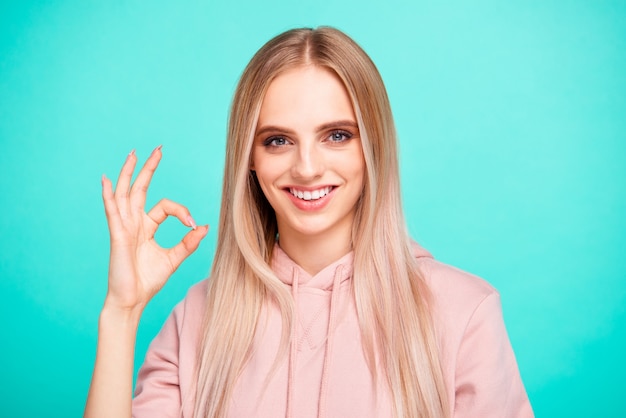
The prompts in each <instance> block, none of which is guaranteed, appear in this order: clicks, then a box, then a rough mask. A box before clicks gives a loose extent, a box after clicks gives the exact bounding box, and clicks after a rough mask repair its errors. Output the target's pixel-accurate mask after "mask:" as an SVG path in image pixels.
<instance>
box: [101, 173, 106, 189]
mask: <svg viewBox="0 0 626 418" xmlns="http://www.w3.org/2000/svg"><path fill="white" fill-rule="evenodd" d="M105 179H106V176H105V175H104V174H103V175H102V179H101V181H102V186H104V180H105Z"/></svg>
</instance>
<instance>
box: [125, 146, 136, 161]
mask: <svg viewBox="0 0 626 418" xmlns="http://www.w3.org/2000/svg"><path fill="white" fill-rule="evenodd" d="M133 155H135V149H134V148H133V149H132V151H131V152H129V153H128V155H127V156H126V161H128V160H129V159H130V157H132V156H133Z"/></svg>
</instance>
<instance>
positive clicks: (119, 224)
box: [85, 27, 533, 418]
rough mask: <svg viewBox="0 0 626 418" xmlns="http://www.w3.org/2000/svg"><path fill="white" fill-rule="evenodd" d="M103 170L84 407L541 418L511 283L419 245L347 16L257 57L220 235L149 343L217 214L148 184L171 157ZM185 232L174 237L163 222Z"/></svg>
mask: <svg viewBox="0 0 626 418" xmlns="http://www.w3.org/2000/svg"><path fill="white" fill-rule="evenodd" d="M161 155H162V154H161V150H160V148H157V149H155V151H154V152H153V153H152V155H151V156H150V157H149V158H148V160H147V161H146V163H145V164H144V166H143V168H142V169H141V171H140V172H139V174H138V176H137V178H136V180H135V182H134V184H132V185H131V177H132V173H133V171H134V168H135V164H136V162H137V158H136V156H135V155H134V153H131V154H130V155H129V156H128V158H127V160H126V162H125V164H124V166H123V168H122V171H121V174H120V176H119V179H118V182H117V186H116V188H115V191H114V190H113V187H112V184H111V182H110V181H109V180H108V179H106V178H103V198H104V204H105V210H106V215H107V219H108V223H109V229H110V234H111V261H110V271H109V290H108V293H107V297H106V300H105V304H104V307H103V309H102V313H101V316H100V325H99V339H98V351H97V358H96V365H95V370H94V374H93V379H92V384H91V388H90V392H89V397H88V400H87V406H86V410H85V416H86V417H90V418H93V417H130V416H134V417H180V416H183V417H195V418H204V417H283V416H286V417H359V418H362V417H433V418H434V417H482V418H484V417H498V418H502V417H530V416H532V415H533V414H532V410H531V407H530V404H529V402H528V398H527V396H526V392H525V390H524V387H523V384H522V381H521V379H520V375H519V372H518V368H517V365H516V361H515V357H514V354H513V351H512V349H511V346H510V343H509V340H508V337H507V334H506V330H505V328H504V324H503V321H502V315H501V311H500V302H499V296H498V293H497V292H496V291H495V290H494V289H493V288H492V287H491V286H490V285H488V284H487V283H486V282H484V281H482V280H480V279H478V278H476V277H474V276H471V275H469V274H467V273H464V272H462V271H459V270H457V269H454V268H452V267H449V266H446V265H444V264H442V263H439V262H437V261H435V260H434V259H433V258H432V257H431V256H430V254H429V253H428V252H427V251H425V250H423V249H422V248H420V247H419V246H418V245H417V244H415V243H413V242H412V241H411V240H410V238H409V236H408V234H407V230H406V226H405V220H404V216H403V213H402V208H401V203H400V186H399V175H398V161H397V151H396V135H395V131H394V125H393V119H392V115H391V110H390V107H389V101H388V98H387V94H386V91H385V88H384V85H383V82H382V80H381V78H380V75H379V74H378V72H377V70H376V67H375V66H374V64H373V63H372V61H371V60H370V59H369V57H368V56H367V55H366V54H365V52H363V50H362V49H361V48H360V47H359V46H358V45H357V44H356V43H354V41H352V40H351V39H350V38H349V37H347V36H346V35H345V34H343V33H341V32H340V31H338V30H335V29H332V28H327V27H322V28H318V29H313V30H312V29H297V30H291V31H288V32H285V33H283V34H281V35H279V36H277V37H276V38H274V39H272V40H270V41H269V42H268V43H267V44H266V45H264V46H263V47H262V48H261V49H260V50H259V51H258V52H257V54H256V55H255V56H254V57H253V58H252V60H251V62H250V63H249V64H248V66H247V67H246V69H245V71H244V73H243V75H242V77H241V80H240V82H239V85H238V86H237V89H236V92H235V96H234V100H233V104H232V109H231V115H230V121H229V129H228V138H227V151H226V163H225V173H224V184H223V195H222V207H221V214H220V224H219V230H218V232H217V234H218V237H219V239H218V245H217V250H216V254H215V258H214V262H213V267H212V270H211V275H210V279H209V280H205V281H202V282H200V283H199V284H197V285H195V286H194V287H192V288H191V289H190V290H189V293H188V295H187V297H186V298H185V299H184V300H183V301H182V302H181V303H180V304H179V305H178V306H177V307H176V308H175V309H174V311H173V313H172V314H171V316H170V317H169V319H168V320H167V322H166V323H165V325H164V326H163V329H162V330H161V332H160V333H159V335H158V336H157V337H156V338H155V340H154V341H153V342H152V344H151V346H150V348H149V350H148V353H147V355H146V358H145V362H144V365H143V366H142V368H141V370H140V372H139V376H138V379H137V385H136V390H135V397H134V399H133V398H132V380H133V376H132V373H133V361H134V359H133V351H134V343H135V337H136V330H137V324H138V321H139V317H140V315H141V312H142V310H143V308H144V307H145V306H146V304H147V303H148V301H149V300H150V299H151V297H152V296H154V294H156V293H157V292H158V290H159V289H160V288H161V287H162V286H163V284H164V283H165V282H166V281H167V279H168V277H169V276H170V275H171V274H172V272H173V271H174V270H175V269H176V268H177V267H178V265H179V264H180V263H181V262H182V261H183V260H184V259H185V258H186V257H187V256H188V255H189V254H190V253H192V252H193V251H194V250H195V249H196V248H197V247H198V245H199V243H200V241H201V239H202V238H203V237H204V236H205V235H206V234H207V230H208V227H207V226H196V224H195V222H194V220H193V218H192V217H191V216H190V214H189V212H188V210H187V209H186V208H185V207H183V206H182V205H179V204H177V203H174V202H171V201H168V200H162V201H161V202H159V203H158V204H157V205H156V206H155V207H154V208H152V209H151V210H150V211H148V212H147V213H146V212H145V211H144V203H145V198H146V192H147V189H148V185H149V183H150V179H151V177H152V174H153V173H154V170H155V169H156V168H157V165H158V162H159V160H160V159H161ZM168 216H175V217H177V218H178V219H180V221H181V222H182V223H184V224H185V225H187V226H189V227H191V228H192V230H191V231H190V232H189V233H188V234H187V235H186V236H185V237H184V238H183V240H182V241H181V243H179V244H178V245H176V246H175V247H173V248H171V249H163V248H161V247H159V246H158V245H157V244H156V243H155V241H154V233H155V231H156V229H157V228H158V226H159V224H160V223H161V222H163V220H165V218H166V217H168Z"/></svg>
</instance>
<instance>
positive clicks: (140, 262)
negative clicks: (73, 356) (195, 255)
mask: <svg viewBox="0 0 626 418" xmlns="http://www.w3.org/2000/svg"><path fill="white" fill-rule="evenodd" d="M161 155H162V154H161V147H160V146H159V147H157V148H156V149H155V150H154V151H152V154H151V155H150V157H149V158H148V160H147V161H146V163H145V164H144V166H143V168H142V169H141V171H140V172H139V174H138V175H137V178H136V179H135V182H134V183H133V184H132V185H131V178H132V175H133V172H134V170H135V165H136V164H137V157H136V155H135V152H134V150H133V151H132V152H131V153H130V154H128V157H127V158H126V162H125V163H124V166H123V167H122V171H121V172H120V175H119V178H118V181H117V187H116V188H115V191H113V187H112V184H111V181H110V180H109V179H107V178H106V177H105V176H102V197H103V199H104V209H105V212H106V217H107V222H108V225H109V232H110V237H111V258H110V262H109V289H108V293H107V297H106V302H105V305H107V306H110V307H113V308H117V309H125V310H126V309H128V310H136V309H139V311H141V310H143V307H144V306H145V305H146V304H147V303H148V301H150V299H151V298H152V297H153V296H154V295H155V294H156V293H157V292H158V291H159V290H160V289H161V288H162V287H163V285H164V284H165V282H166V281H167V279H168V278H169V277H170V276H171V275H172V273H174V271H175V270H176V269H177V268H178V266H179V265H180V264H181V263H182V262H183V260H185V258H187V257H188V256H189V255H190V254H191V253H192V252H194V251H195V250H196V248H198V245H199V244H200V241H201V240H202V239H203V238H204V237H205V236H206V234H207V231H208V226H196V224H195V222H194V220H193V218H192V217H191V215H190V214H189V211H188V210H187V208H186V207H184V206H182V205H180V204H178V203H175V202H172V201H170V200H167V199H163V200H161V201H160V202H159V203H157V204H156V205H155V206H154V207H153V208H152V209H150V211H149V212H147V213H146V211H145V209H144V206H145V203H146V193H147V191H148V186H149V184H150V180H151V179H152V175H153V174H154V171H155V170H156V168H157V166H158V164H159V161H160V160H161ZM168 216H175V217H176V218H178V219H179V220H180V221H181V222H182V223H183V224H184V225H187V226H189V227H191V228H193V230H191V231H190V232H189V233H187V235H185V236H184V237H183V239H182V240H181V241H180V242H179V243H178V244H177V245H175V246H174V247H172V248H163V247H161V246H159V244H157V243H156V241H155V240H154V234H155V233H156V231H157V228H158V227H159V225H160V224H161V223H162V222H163V221H165V219H166V218H167V217H168Z"/></svg>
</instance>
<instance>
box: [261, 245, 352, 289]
mask: <svg viewBox="0 0 626 418" xmlns="http://www.w3.org/2000/svg"><path fill="white" fill-rule="evenodd" d="M353 262H354V252H353V251H350V252H349V253H348V254H346V255H344V256H343V257H341V258H340V259H338V260H337V261H334V262H333V263H331V264H329V265H328V266H326V267H324V268H323V269H322V270H321V271H320V272H319V273H317V274H315V275H311V274H309V273H307V272H306V271H305V270H304V269H303V268H302V267H300V266H299V265H298V264H296V262H295V261H293V260H292V259H291V258H289V256H288V255H287V253H285V252H284V251H283V249H282V248H280V246H279V245H278V244H276V245H275V246H274V252H273V255H272V270H273V271H274V273H276V275H277V276H278V278H279V279H280V280H281V281H282V282H283V283H285V284H288V285H290V286H291V285H293V281H294V278H295V277H297V278H298V279H297V280H298V287H300V288H302V287H310V288H316V289H322V290H333V286H334V283H335V282H336V281H337V280H338V281H339V283H340V284H341V283H343V282H345V281H348V280H350V279H351V278H352V271H353V264H354V263H353ZM339 267H341V269H340V270H337V269H338V268H339ZM337 274H339V277H336V275H337Z"/></svg>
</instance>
